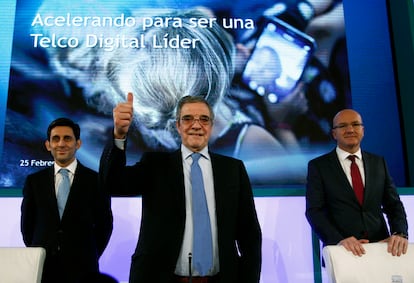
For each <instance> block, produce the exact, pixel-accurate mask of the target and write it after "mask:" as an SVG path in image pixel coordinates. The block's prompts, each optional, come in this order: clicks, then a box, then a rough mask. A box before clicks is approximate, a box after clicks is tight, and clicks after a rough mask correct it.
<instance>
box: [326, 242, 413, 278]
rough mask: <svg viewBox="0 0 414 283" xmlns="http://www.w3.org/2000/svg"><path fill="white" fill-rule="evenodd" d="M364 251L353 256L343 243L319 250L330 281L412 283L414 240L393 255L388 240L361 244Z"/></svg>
mask: <svg viewBox="0 0 414 283" xmlns="http://www.w3.org/2000/svg"><path fill="white" fill-rule="evenodd" d="M364 249H365V252H366V253H365V254H364V255H363V256H361V257H359V256H355V255H353V254H352V253H351V252H349V251H347V250H346V249H345V248H344V247H343V246H339V245H337V246H326V247H324V248H323V250H322V254H323V258H324V260H325V268H326V271H327V275H328V279H329V282H332V283H402V282H404V283H406V282H414V264H413V263H414V243H410V244H409V246H408V251H407V253H406V254H404V255H401V256H400V257H398V256H392V255H391V254H390V253H388V252H387V243H369V244H364Z"/></svg>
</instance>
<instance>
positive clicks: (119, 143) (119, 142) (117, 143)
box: [114, 139, 126, 150]
mask: <svg viewBox="0 0 414 283" xmlns="http://www.w3.org/2000/svg"><path fill="white" fill-rule="evenodd" d="M125 141H126V139H114V144H115V146H116V147H117V148H119V149H120V150H125Z"/></svg>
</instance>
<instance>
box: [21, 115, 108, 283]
mask: <svg viewBox="0 0 414 283" xmlns="http://www.w3.org/2000/svg"><path fill="white" fill-rule="evenodd" d="M45 145H46V148H47V150H48V151H50V153H51V154H52V156H53V158H54V161H55V162H54V166H51V167H49V168H46V169H43V170H41V171H38V172H36V173H34V174H31V175H29V176H28V177H27V179H26V182H25V185H24V188H23V201H22V206H21V212H22V214H21V231H22V235H23V240H24V243H25V244H26V246H28V247H43V248H45V249H46V260H45V263H44V269H43V276H42V282H44V283H49V282H50V283H58V282H59V283H62V282H63V283H83V282H85V283H86V282H97V281H99V279H98V275H99V266H98V260H99V257H100V256H101V255H102V253H103V252H104V250H105V248H106V246H107V244H108V241H109V238H110V236H111V233H112V212H111V206H110V197H109V195H105V194H104V193H103V190H99V188H98V174H97V173H96V172H95V171H93V170H91V169H89V168H87V167H85V166H83V165H82V164H81V163H80V162H79V161H78V160H77V159H76V157H75V153H76V151H77V150H78V149H79V148H80V146H81V140H80V128H79V125H78V124H76V123H74V122H73V121H72V120H70V119H67V118H59V119H56V120H55V121H53V122H52V123H51V124H50V125H49V127H48V129H47V140H46V142H45ZM60 169H67V170H68V171H69V174H68V177H69V179H68V180H69V185H70V189H69V186H68V189H69V193H68V197H67V201H66V205H65V204H62V205H61V204H60V203H59V202H58V201H57V199H58V197H57V196H58V195H59V190H61V188H60V187H59V184H60V183H61V182H62V180H63V177H62V176H61V174H60V173H59V172H60V171H59V170H60ZM58 207H59V208H58ZM60 208H62V210H61V211H60ZM60 214H61V216H60Z"/></svg>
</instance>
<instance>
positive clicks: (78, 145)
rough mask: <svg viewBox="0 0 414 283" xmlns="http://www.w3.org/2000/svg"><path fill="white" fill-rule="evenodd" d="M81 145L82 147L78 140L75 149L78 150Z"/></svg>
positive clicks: (80, 141)
mask: <svg viewBox="0 0 414 283" xmlns="http://www.w3.org/2000/svg"><path fill="white" fill-rule="evenodd" d="M81 145H82V140H81V139H78V140H77V141H76V149H79V148H80V147H81Z"/></svg>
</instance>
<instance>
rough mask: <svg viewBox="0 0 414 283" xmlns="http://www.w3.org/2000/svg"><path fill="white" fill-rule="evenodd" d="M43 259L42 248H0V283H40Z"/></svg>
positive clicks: (43, 251)
mask: <svg viewBox="0 0 414 283" xmlns="http://www.w3.org/2000/svg"><path fill="white" fill-rule="evenodd" d="M45 257H46V251H45V249H43V248H25V247H0V282H7V283H40V281H41V279H42V271H43V263H44V261H45Z"/></svg>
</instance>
